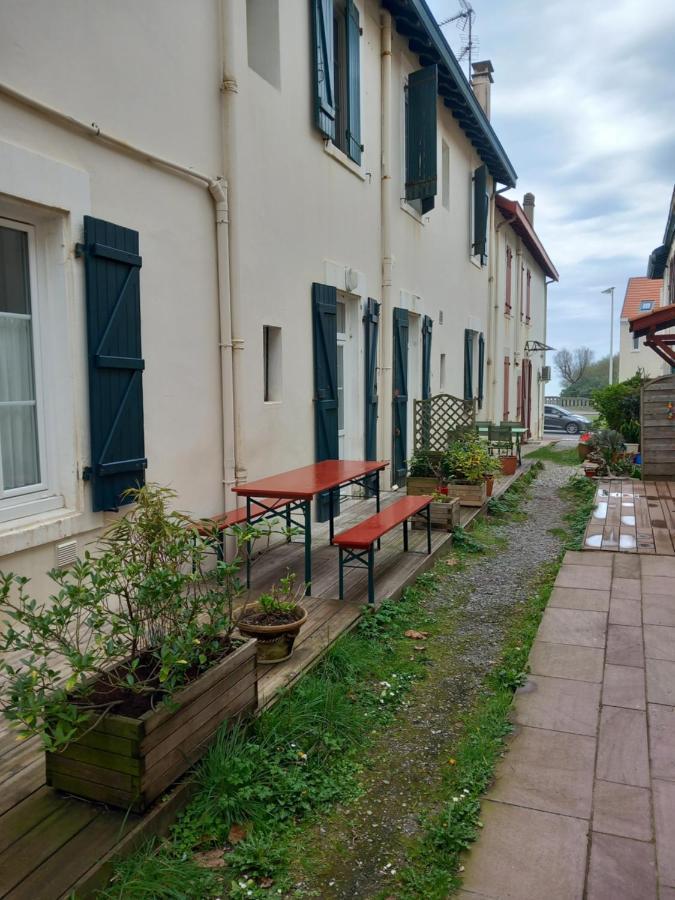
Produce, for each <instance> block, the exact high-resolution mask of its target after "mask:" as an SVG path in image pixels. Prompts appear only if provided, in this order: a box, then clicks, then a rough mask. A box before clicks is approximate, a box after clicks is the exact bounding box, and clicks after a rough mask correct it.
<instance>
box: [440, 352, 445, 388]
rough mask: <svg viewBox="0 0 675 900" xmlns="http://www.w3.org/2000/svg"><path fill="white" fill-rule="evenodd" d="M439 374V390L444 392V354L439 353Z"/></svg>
mask: <svg viewBox="0 0 675 900" xmlns="http://www.w3.org/2000/svg"><path fill="white" fill-rule="evenodd" d="M439 372H440V389H441V390H442V391H443V390H445V353H441V362H440V366H439Z"/></svg>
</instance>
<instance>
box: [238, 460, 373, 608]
mask: <svg viewBox="0 0 675 900" xmlns="http://www.w3.org/2000/svg"><path fill="white" fill-rule="evenodd" d="M388 465H389V463H388V462H382V461H377V460H352V459H325V460H324V461H323V462H318V463H312V465H310V466H302V467H301V468H299V469H291V470H290V472H282V473H281V474H279V475H270V476H269V477H267V478H260V479H259V480H258V481H249V482H248V483H247V484H240V485H237V487H235V488H232V490H233V491H234V493H235V494H239V495H240V496H242V497H246V520H247V522H250V521H251V520H252V518H254V517H255V518H259V517H260V514H259V512H258V514H257V516H252V510H251V506H252V501H253V498H256V500H255V505H256V508H259V507H260V508H262V509H264V510H267V511H268V512H269V513H270V514H271V515H273V514H274V513H275V508H274V506H273V505H272V504H270V505H269V506H267V505H266V503H265V502H263V500H261V499H260V498H269V499H270V500H274V499H275V498H278V497H284V498H286V499H287V500H288V501H289V504H288V507H287V509H286V522H287V524H288V525H290V524H293V525H295V527H296V528H298V529H299V530H300V531H301V532H302V533H303V536H304V544H305V584H306V589H305V593H306V594H308V595H309V594H311V582H312V513H311V510H312V500H313V499H314V497H316V496H317V494H323V493H324V492H326V491H327V492H328V514H329V526H328V528H329V538H330V543H331V544H332V543H333V535H334V522H333V520H334V512H335V508H334V507H335V504H334V498H333V492H334V490H335V489H336V488H341V487H346V486H347V485H350V484H360V485H361V486H362V487H364V488H367V489H369V490H372V491H373V493H374V494H375V502H376V507H377V511H378V512H379V511H380V472H381V471H382V469H384V468H386V467H387V466H388ZM296 511H301V512H302V513H303V518H302V520H301V521H298V520H296V519H294V518H293V513H294V512H296ZM278 512H279V511H278V509H277V510H276V513H277V514H278ZM246 586H247V587H250V586H251V554H250V552H249V553H247V554H246Z"/></svg>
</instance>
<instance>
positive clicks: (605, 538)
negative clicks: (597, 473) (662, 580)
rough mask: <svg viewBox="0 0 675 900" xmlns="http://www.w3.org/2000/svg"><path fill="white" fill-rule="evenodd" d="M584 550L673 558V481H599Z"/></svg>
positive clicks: (624, 479)
mask: <svg viewBox="0 0 675 900" xmlns="http://www.w3.org/2000/svg"><path fill="white" fill-rule="evenodd" d="M584 550H611V551H614V552H616V551H619V552H625V553H658V554H662V555H665V556H673V555H675V481H637V480H635V479H632V478H602V479H599V481H598V489H597V491H596V495H595V509H594V510H593V515H592V516H591V518H590V520H589V523H588V526H587V528H586V534H585V537H584Z"/></svg>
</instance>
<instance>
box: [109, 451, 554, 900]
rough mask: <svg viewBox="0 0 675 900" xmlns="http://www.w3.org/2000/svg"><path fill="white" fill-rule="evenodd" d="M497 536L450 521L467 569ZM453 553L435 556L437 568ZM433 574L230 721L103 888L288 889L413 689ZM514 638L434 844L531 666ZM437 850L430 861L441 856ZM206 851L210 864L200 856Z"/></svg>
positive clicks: (521, 490) (467, 816)
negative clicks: (174, 808)
mask: <svg viewBox="0 0 675 900" xmlns="http://www.w3.org/2000/svg"><path fill="white" fill-rule="evenodd" d="M541 467H542V466H541V463H539V464H538V466H536V467H533V469H532V470H530V471H528V472H527V473H526V474H525V475H524V476H523V477H522V478H521V479H520V480H519V481H517V482H515V484H514V485H513V486H512V487H511V488H510V490H509V491H508V492H507V494H505V495H503V497H502V500H503V501H504V503H503V506H502V507H500V510H499V513H498V515H500V516H502V517H506V516H513V515H515V514H516V513H517V507H518V503H519V502H520V501H521V500H522V498H523V496H524V495H525V492H526V491H527V485H528V483H529V482H530V481H531V480H532V479H533V478H534V477H536V474H537V472H538V470H539V469H540V468H541ZM495 514H496V513H495ZM502 544H503V539H502V538H499V537H498V536H496V535H495V534H494V533H493V529H491V528H490V525H489V522H487V521H481V522H477V523H476V526H475V528H474V529H473V530H472V532H471V533H468V532H465V531H464V530H463V529H458V530H457V531H456V532H455V543H454V546H453V551H452V556H453V559H452V562H453V563H454V565H455V567H456V568H461V567H462V566H464V565H466V564H467V561H468V560H469V559H470V558H471V556H472V555H474V554H476V553H481V552H484V551H486V550H488V549H495V548H499V547H500V546H501V545H502ZM447 562H448V560H447V559H443V560H441V561H440V562H439V563H438V569H437V571H438V572H440V571H442V568H440V567H445V566H447ZM435 584H436V576H435V575H434V574H433V572H432V573H426V574H425V575H422V576H420V578H418V579H417V581H416V583H415V585H414V586H413V587H412V588H410V589H408V590H407V591H406V592H405V593H404V595H403V597H402V598H401V599H400V600H399V601H397V602H391V601H385V602H384V603H383V604H382V605H381V606H380V608H379V609H378V610H377V611H373V610H370V609H367V610H365V611H364V615H363V617H362V618H361V620H360V621H359V624H358V626H357V628H356V629H355V630H354V631H353V632H351V633H350V634H347V635H344V636H343V637H342V638H340V639H339V640H338V641H337V642H336V643H335V644H334V645H333V646H332V647H331V649H330V650H329V651H328V653H327V654H326V656H325V657H324V658H323V660H322V661H321V662H320V663H319V665H318V666H317V667H316V668H315V669H314V670H313V671H312V672H310V673H308V674H307V675H305V676H304V677H303V678H302V679H301V680H300V682H299V683H298V684H297V685H296V686H295V687H294V688H293V689H292V690H290V691H288V692H287V693H285V694H284V695H283V696H282V697H281V698H280V699H279V701H278V702H277V703H276V704H275V705H274V706H273V707H272V708H271V709H269V710H267V711H265V712H264V713H262V714H261V715H260V716H259V717H258V718H257V719H255V720H253V721H251V722H249V723H247V724H242V725H239V726H236V727H234V728H231V729H229V730H223V731H222V732H221V733H220V734H219V736H218V738H217V740H216V741H215V743H214V744H213V745H212V747H211V748H210V750H209V752H208V753H207V754H206V756H205V757H204V759H203V760H202V762H201V763H200V765H199V766H198V767H197V769H196V773H195V777H196V779H197V781H198V784H199V791H198V793H197V795H196V796H195V798H194V799H193V801H192V802H191V804H190V805H189V806H188V808H187V809H186V810H185V812H184V813H183V814H182V815H181V817H180V818H179V819H178V821H177V822H176V824H175V825H174V826H173V828H172V830H171V833H170V836H169V837H168V838H167V839H166V840H164V841H162V842H161V843H156V842H154V843H149V844H148V845H146V847H145V848H143V850H142V851H140V852H139V853H137V854H136V855H135V856H133V857H131V858H129V859H127V860H124V861H122V862H121V863H120V864H119V865H118V867H117V869H116V871H115V875H114V878H113V880H112V882H111V884H110V886H109V887H108V889H107V890H105V891H103V892H101V893H100V894H99V895H98V896H99V897H103V898H107V900H113V898H114V900H146V898H147V897H153V898H181V900H207V898H215V897H229V898H244V897H246V898H254V900H261V898H269V897H270V896H274V895H278V894H279V893H284V892H286V891H287V890H289V889H290V887H291V882H292V879H291V875H290V871H291V870H290V864H291V861H292V858H293V854H294V853H296V852H297V846H298V842H299V841H300V842H301V840H302V833H303V832H302V830H303V828H304V827H305V826H307V825H308V824H311V823H312V822H313V821H316V818H317V817H318V816H320V815H321V813H322V812H324V811H327V810H328V809H330V808H331V807H333V806H335V804H336V803H338V802H339V803H342V802H348V801H350V800H352V799H355V798H356V797H358V795H359V793H360V792H361V787H360V775H361V772H362V770H363V765H364V761H365V758H366V752H365V751H367V749H368V747H369V746H370V745H371V744H372V742H373V740H374V736H377V735H381V734H382V733H383V730H384V729H386V727H387V725H388V724H389V723H391V722H392V720H393V718H394V716H395V715H396V711H397V710H398V709H399V708H400V707H401V705H402V704H404V703H406V702H407V699H406V698H407V696H408V693H409V691H410V689H411V687H412V686H413V685H414V684H415V682H416V681H418V680H420V679H422V678H424V677H425V675H426V673H427V662H426V659H427V655H426V654H424V653H412V654H411V646H412V644H411V640H410V639H409V638H407V637H405V635H404V632H405V631H406V630H408V629H411V628H412V629H415V630H423V631H426V632H428V633H429V634H430V636H432V637H433V635H434V634H439V633H440V632H441V631H442V629H443V627H444V621H443V618H442V613H431V612H430V611H429V610H428V609H426V608H425V598H426V597H427V596H428V593H429V592H430V591H431V590H432V589H433V587H434V585H435ZM533 621H534V620H533ZM537 622H538V619H537ZM534 631H535V632H536V624H535V625H534ZM507 651H508V652H505V653H504V654H503V656H502V658H501V660H500V664H499V667H498V672H497V673H495V675H494V676H491V677H494V678H495V679H497V681H496V682H495V687H494V688H490V689H489V691H490V692H491V696H492V698H493V700H492V704H491V705H490V707H489V709H488V708H487V707H486V709H485V712H484V715H483V716H482V717H479V716H474V717H473V718H472V719H471V720H470V722H471V724H470V725H469V729H470V730H471V731H472V732H474V731H475V735H474V737H473V738H471V740H474V741H477V743H469V742H468V739H467V743H466V747H465V749H462V748H460V750H459V751H457V765H456V767H455V768H453V769H452V771H451V772H450V773H449V776H448V778H449V780H448V787H447V789H448V790H449V791H451V792H453V793H454V792H456V791H457V790H461V792H462V801H461V803H458V804H455V806H456V809H455V810H454V812H448V813H447V816H446V817H445V818H442V819H439V820H438V822H436V823H435V824H433V829H432V832H433V834H434V835H435V837H434V838H433V840H432V841H431V844H430V846H434V847H438V848H440V847H441V846H445V845H447V844H448V841H449V840H450V838H449V835H450V834H452V835H454V837H453V838H452V840H456V841H457V842H458V845H459V844H460V843H461V842H462V841H466V840H468V836H469V835H472V834H473V832H474V831H475V829H476V827H477V825H476V822H475V821H474V814H473V806H472V803H471V802H469V799H468V797H469V795H468V794H466V795H465V794H464V790H465V784H468V783H469V782H472V783H474V784H475V785H476V786H477V788H476V789H477V790H478V786H479V785H480V784H483V787H482V788H480V790H483V789H484V786H485V785H486V784H487V782H486V781H481V780H480V777H481V776H480V771H483V769H484V762H482V760H484V759H485V757H486V753H487V749H486V748H488V747H494V749H495V752H496V748H497V747H498V746H500V742H501V740H502V738H503V735H504V734H505V733H506V726H505V721H506V712H507V709H508V705H509V703H510V693H509V694H508V701H507V694H506V693H505V691H506V688H505V687H504V688H503V689H502V688H500V690H499V691H497V688H496V685H497V684H500V685H509V691H510V690H512V689H513V685H515V684H517V683H520V682H519V679H521V677H523V675H522V673H523V667H524V664H525V661H526V659H527V650H525V649H524V648H523V647H522V646H521V647H517V646H516V644H515V640H514V643H513V647H511V648H510V649H508V648H507ZM486 696H487V695H486ZM488 757H489V754H488ZM479 770H480V771H479ZM460 772H466V773H471V772H473V773H474V774H473V775H471V776H469V775H467V776H466V778H465V780H462V781H461V783H460V782H459V781H458V782H457V783H456V784H455V782H454V781H453V780H452V776H453V775H455V774H457V775H459V773H460ZM486 772H487V769H485V773H486ZM463 777H464V776H463ZM485 777H487V775H486V774H485ZM480 790H478V793H480ZM476 803H477V801H476ZM476 816H477V812H476ZM430 827H431V826H430ZM425 846H426V844H425ZM425 852H426V851H425ZM438 852H439V853H440V850H439V851H438ZM422 855H423V856H424V854H422ZM429 859H430V864H431V863H433V864H434V865H435V862H434V860H435V856H433V855H432V856H431V857H430V858H429ZM207 861H208V862H210V863H211V864H212V865H213V866H214V868H205V867H204V865H203V864H204V863H205V862H207ZM199 863H202V864H201V865H200V864H199ZM418 869H419V867H418V866H416V865H413V866H411V867H410V869H409V875H407V876H406V879H407V880H406V883H405V884H404V888H405V890H406V891H413V886H414V880H415V878H417V877H420V876H419V875H418ZM424 878H425V879H426V876H424ZM443 879H445V881H446V882H447V867H446V868H445V869H443V871H442V872H441V873H440V874H438V873H437V878H436V880H437V882H438V884H439V885H440V884H441V883H442V882H443ZM432 880H433V879H432ZM424 883H425V884H426V880H425V882H424ZM406 896H409V897H413V896H416V897H419V896H427V894H426V893H425V892H422V893H417V894H415V893H414V892H412V893H408V894H406ZM428 896H430V897H433V896H439V897H440V896H441V894H433V893H432V894H429V895H428Z"/></svg>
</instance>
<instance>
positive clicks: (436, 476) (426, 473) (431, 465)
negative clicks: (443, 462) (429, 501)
mask: <svg viewBox="0 0 675 900" xmlns="http://www.w3.org/2000/svg"><path fill="white" fill-rule="evenodd" d="M441 482H442V477H441V466H440V461H439V459H438V454H432V453H431V452H430V451H429V450H418V451H417V452H416V453H414V454H413V455H412V457H411V458H410V463H409V467H408V477H407V479H406V492H407V493H408V494H409V495H411V496H422V495H423V494H433V493H434V491H436V490H438V487H439V486H440V485H441Z"/></svg>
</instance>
